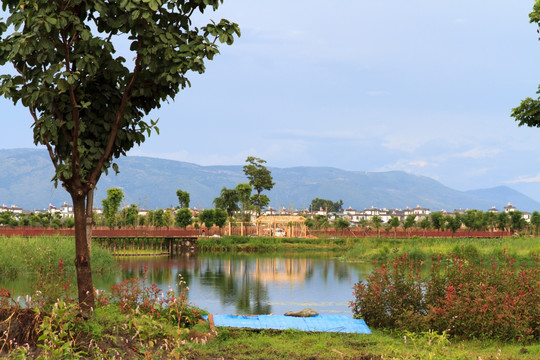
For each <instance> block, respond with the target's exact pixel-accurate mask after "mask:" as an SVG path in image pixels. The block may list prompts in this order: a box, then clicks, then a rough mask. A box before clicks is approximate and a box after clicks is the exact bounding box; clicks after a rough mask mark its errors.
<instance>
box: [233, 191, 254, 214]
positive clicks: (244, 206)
mask: <svg viewBox="0 0 540 360" xmlns="http://www.w3.org/2000/svg"><path fill="white" fill-rule="evenodd" d="M235 190H236V193H237V194H238V201H239V202H240V207H241V210H242V221H249V220H250V219H251V216H248V213H247V211H248V210H249V208H250V199H251V185H249V184H244V183H242V184H238V185H236V188H235Z"/></svg>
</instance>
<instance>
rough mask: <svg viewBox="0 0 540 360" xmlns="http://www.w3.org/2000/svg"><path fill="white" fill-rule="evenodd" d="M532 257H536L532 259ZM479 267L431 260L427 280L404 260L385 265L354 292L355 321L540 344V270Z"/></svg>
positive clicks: (508, 263)
mask: <svg viewBox="0 0 540 360" xmlns="http://www.w3.org/2000/svg"><path fill="white" fill-rule="evenodd" d="M533 256H534V255H533ZM534 264H535V266H533V267H516V266H515V261H514V260H513V259H512V258H511V257H510V256H506V257H505V261H504V262H503V263H501V264H496V263H495V262H492V263H490V264H480V265H475V264H474V263H473V262H472V261H469V260H468V259H466V258H462V257H456V256H448V257H443V256H442V255H441V256H439V257H437V258H436V259H433V264H432V266H431V270H430V274H429V276H428V277H427V278H426V279H424V278H422V276H421V268H422V262H421V261H413V260H411V259H409V258H408V257H407V255H406V254H404V255H402V256H400V257H398V258H396V259H394V261H392V262H391V263H390V265H389V266H387V265H382V266H381V267H380V268H378V269H376V270H375V271H374V272H373V273H372V274H371V275H369V276H368V278H367V280H366V281H365V282H359V283H358V284H356V285H355V286H354V296H355V299H354V301H352V302H351V304H350V306H351V307H352V310H353V313H354V316H355V317H361V318H363V319H364V320H365V321H366V323H367V324H368V325H369V326H373V327H378V328H392V329H398V330H408V331H414V332H422V331H424V332H426V331H429V330H434V331H437V332H438V333H448V334H449V335H451V336H454V337H459V338H466V339H478V338H480V339H484V338H489V339H498V340H503V341H520V342H524V343H528V342H532V341H538V340H539V339H540V308H539V306H538V304H540V268H539V266H538V265H539V264H538V257H534Z"/></svg>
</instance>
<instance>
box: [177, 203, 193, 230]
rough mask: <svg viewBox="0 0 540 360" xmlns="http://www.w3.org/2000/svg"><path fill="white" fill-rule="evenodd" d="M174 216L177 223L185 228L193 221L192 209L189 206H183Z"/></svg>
mask: <svg viewBox="0 0 540 360" xmlns="http://www.w3.org/2000/svg"><path fill="white" fill-rule="evenodd" d="M174 218H175V221H176V225H177V226H180V227H182V228H184V229H185V228H187V227H188V226H189V225H191V224H192V223H193V215H192V214H191V210H189V209H187V208H182V209H180V210H178V211H177V212H176V215H175V216H174Z"/></svg>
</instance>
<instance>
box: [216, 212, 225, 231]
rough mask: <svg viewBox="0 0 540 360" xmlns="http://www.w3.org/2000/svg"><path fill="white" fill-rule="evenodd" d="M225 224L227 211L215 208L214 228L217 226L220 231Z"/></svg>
mask: <svg viewBox="0 0 540 360" xmlns="http://www.w3.org/2000/svg"><path fill="white" fill-rule="evenodd" d="M225 223H227V211H225V210H223V209H220V208H215V209H214V224H216V226H218V227H219V229H220V230H221V228H222V227H223V226H225Z"/></svg>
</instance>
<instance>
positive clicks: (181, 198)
mask: <svg viewBox="0 0 540 360" xmlns="http://www.w3.org/2000/svg"><path fill="white" fill-rule="evenodd" d="M176 196H177V197H178V202H179V203H180V208H181V209H184V208H189V201H190V199H189V193H188V192H187V191H183V190H180V189H178V190H176Z"/></svg>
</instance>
